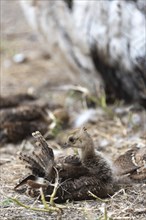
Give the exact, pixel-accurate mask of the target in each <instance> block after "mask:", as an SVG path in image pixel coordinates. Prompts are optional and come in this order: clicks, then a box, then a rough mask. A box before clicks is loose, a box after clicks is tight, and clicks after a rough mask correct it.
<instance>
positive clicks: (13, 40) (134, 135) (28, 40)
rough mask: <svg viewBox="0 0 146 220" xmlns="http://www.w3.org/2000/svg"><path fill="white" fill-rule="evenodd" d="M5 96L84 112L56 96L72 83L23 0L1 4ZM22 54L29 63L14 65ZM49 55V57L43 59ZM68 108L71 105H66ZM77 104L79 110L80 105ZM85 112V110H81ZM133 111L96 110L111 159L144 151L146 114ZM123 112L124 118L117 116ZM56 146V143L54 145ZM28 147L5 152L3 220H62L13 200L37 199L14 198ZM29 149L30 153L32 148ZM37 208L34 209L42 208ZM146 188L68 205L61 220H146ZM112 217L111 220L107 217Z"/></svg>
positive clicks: (102, 144) (101, 145)
mask: <svg viewBox="0 0 146 220" xmlns="http://www.w3.org/2000/svg"><path fill="white" fill-rule="evenodd" d="M1 18H2V19H1V30H2V32H1V48H0V53H1V94H2V95H9V94H16V93H20V92H27V91H29V92H34V93H36V94H37V95H39V97H40V99H42V100H48V101H52V100H54V101H55V102H57V103H61V104H62V103H63V104H64V105H66V106H67V107H68V105H70V107H69V108H68V109H69V111H70V113H71V117H72V116H74V115H76V114H77V113H78V112H80V111H81V110H83V105H82V102H81V99H80V98H78V99H77V100H78V102H77V100H76V99H75V100H74V99H73V98H72V101H70V100H68V97H67V94H66V93H65V92H62V93H60V92H58V91H53V92H52V91H51V90H50V87H51V86H58V85H63V84H67V83H70V84H71V83H73V82H72V81H71V78H70V76H69V74H67V73H66V72H65V70H64V69H63V65H61V64H60V65H56V63H55V62H54V61H53V60H52V59H51V57H49V54H47V53H46V51H45V50H44V45H42V43H41V41H40V39H39V36H38V35H37V34H36V33H34V32H33V31H32V30H31V29H30V28H29V26H28V25H27V23H26V22H25V19H24V17H23V13H22V11H21V8H20V6H19V2H18V0H13V1H9V0H1ZM19 53H21V54H23V55H24V56H25V58H26V61H25V62H23V63H16V62H14V61H13V59H14V56H15V55H16V54H19ZM44 54H45V55H44ZM58 79H59V80H58ZM68 102H69V104H68V105H67V103H68ZM77 103H78V105H76V104H77ZM81 108H82V109H81ZM127 108H128V106H126V107H123V106H121V105H118V107H117V106H110V107H107V108H106V109H103V108H102V106H98V107H97V114H96V117H95V118H94V119H93V118H92V123H88V127H89V132H90V133H91V135H92V136H93V138H94V141H95V143H96V146H98V150H100V151H102V152H103V153H105V154H106V155H108V156H109V157H111V158H116V157H117V156H118V155H119V154H121V153H123V152H125V151H126V150H127V149H129V148H130V147H131V145H132V144H137V145H139V146H144V145H145V144H146V143H145V142H146V141H145V138H146V136H145V129H146V126H145V124H146V123H145V122H146V115H145V111H144V110H141V111H139V112H129V111H127V110H126V109H127ZM115 109H116V111H117V112H118V109H120V110H122V112H123V113H114V110H115ZM54 141H55V140H54ZM23 148H24V147H23V143H19V144H17V145H13V144H5V145H3V146H2V147H1V148H0V155H1V156H0V185H1V187H0V191H1V192H0V197H1V198H0V219H2V220H5V219H6V220H8V219H9V220H12V219H17V220H20V219H24V220H25V219H28V220H31V219H37V220H42V219H46V220H47V219H50V220H51V219H57V214H56V213H55V212H54V213H45V212H41V211H39V212H36V211H31V210H27V209H25V208H23V207H21V206H18V205H16V204H15V203H13V202H11V201H10V200H9V198H10V197H13V198H14V197H17V199H19V200H20V201H21V202H23V203H25V204H27V205H30V206H32V205H33V203H34V199H32V198H29V197H27V196H25V195H23V194H22V195H20V194H18V193H16V192H14V190H13V187H14V186H15V184H16V182H17V181H18V179H19V178H21V177H22V176H23V175H24V174H25V172H26V171H25V168H24V166H23V165H22V164H21V163H20V161H19V160H18V158H17V154H18V152H20V151H21V149H23ZM26 149H27V150H28V151H29V150H31V146H30V145H29V144H28V143H27V144H26ZM40 205H41V203H40V202H38V201H37V202H36V204H35V206H40ZM145 207H146V184H145V183H137V184H131V185H128V186H126V187H124V188H123V187H122V188H121V190H120V191H119V192H117V193H116V194H115V195H114V196H113V197H112V198H110V199H108V201H82V202H72V203H67V204H65V207H64V208H63V214H62V219H64V220H65V219H68V220H69V219H72V220H78V219H81V220H84V219H90V220H91V219H92V220H97V219H105V220H106V219H114V220H116V219H117V220H118V219H121V220H124V219H128V220H137V219H139V220H144V219H146V208H145ZM105 210H106V211H107V216H108V217H107V218H106V216H105V213H104V212H105Z"/></svg>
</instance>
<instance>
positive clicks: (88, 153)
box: [81, 135, 95, 161]
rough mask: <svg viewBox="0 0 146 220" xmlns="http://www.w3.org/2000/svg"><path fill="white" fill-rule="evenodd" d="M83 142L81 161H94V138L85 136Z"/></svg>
mask: <svg viewBox="0 0 146 220" xmlns="http://www.w3.org/2000/svg"><path fill="white" fill-rule="evenodd" d="M82 141H83V147H82V148H81V160H82V161H85V160H88V159H92V158H93V157H94V156H95V149H94V143H93V140H92V138H91V137H90V136H89V135H88V136H85V137H84V139H83V140H82Z"/></svg>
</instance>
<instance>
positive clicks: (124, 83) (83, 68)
mask: <svg viewBox="0 0 146 220" xmlns="http://www.w3.org/2000/svg"><path fill="white" fill-rule="evenodd" d="M20 2H21V5H22V6H23V9H24V12H25V14H26V17H27V19H28V20H29V23H30V24H31V25H32V27H33V28H34V29H35V30H37V31H38V32H39V34H40V35H41V36H42V37H43V41H44V42H45V44H47V47H48V51H49V52H50V54H51V55H52V56H53V57H54V58H55V59H57V60H58V61H59V60H61V62H64V65H66V66H67V67H68V68H69V70H70V72H72V73H73V75H74V76H75V77H77V78H78V81H79V82H80V84H81V85H85V86H87V87H88V88H89V89H90V90H91V92H94V93H95V91H99V90H100V87H101V85H103V83H104V87H105V91H106V94H107V97H108V98H109V99H115V98H119V99H124V100H125V101H127V102H138V103H140V104H142V105H144V106H145V107H146V30H145V25H146V17H145V14H146V2H145V0H127V1H126V0H122V1H121V0H104V1H99V0H94V1H89V0H84V1H80V0H59V1H50V0H45V1H40V0H31V1H27V0H20Z"/></svg>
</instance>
